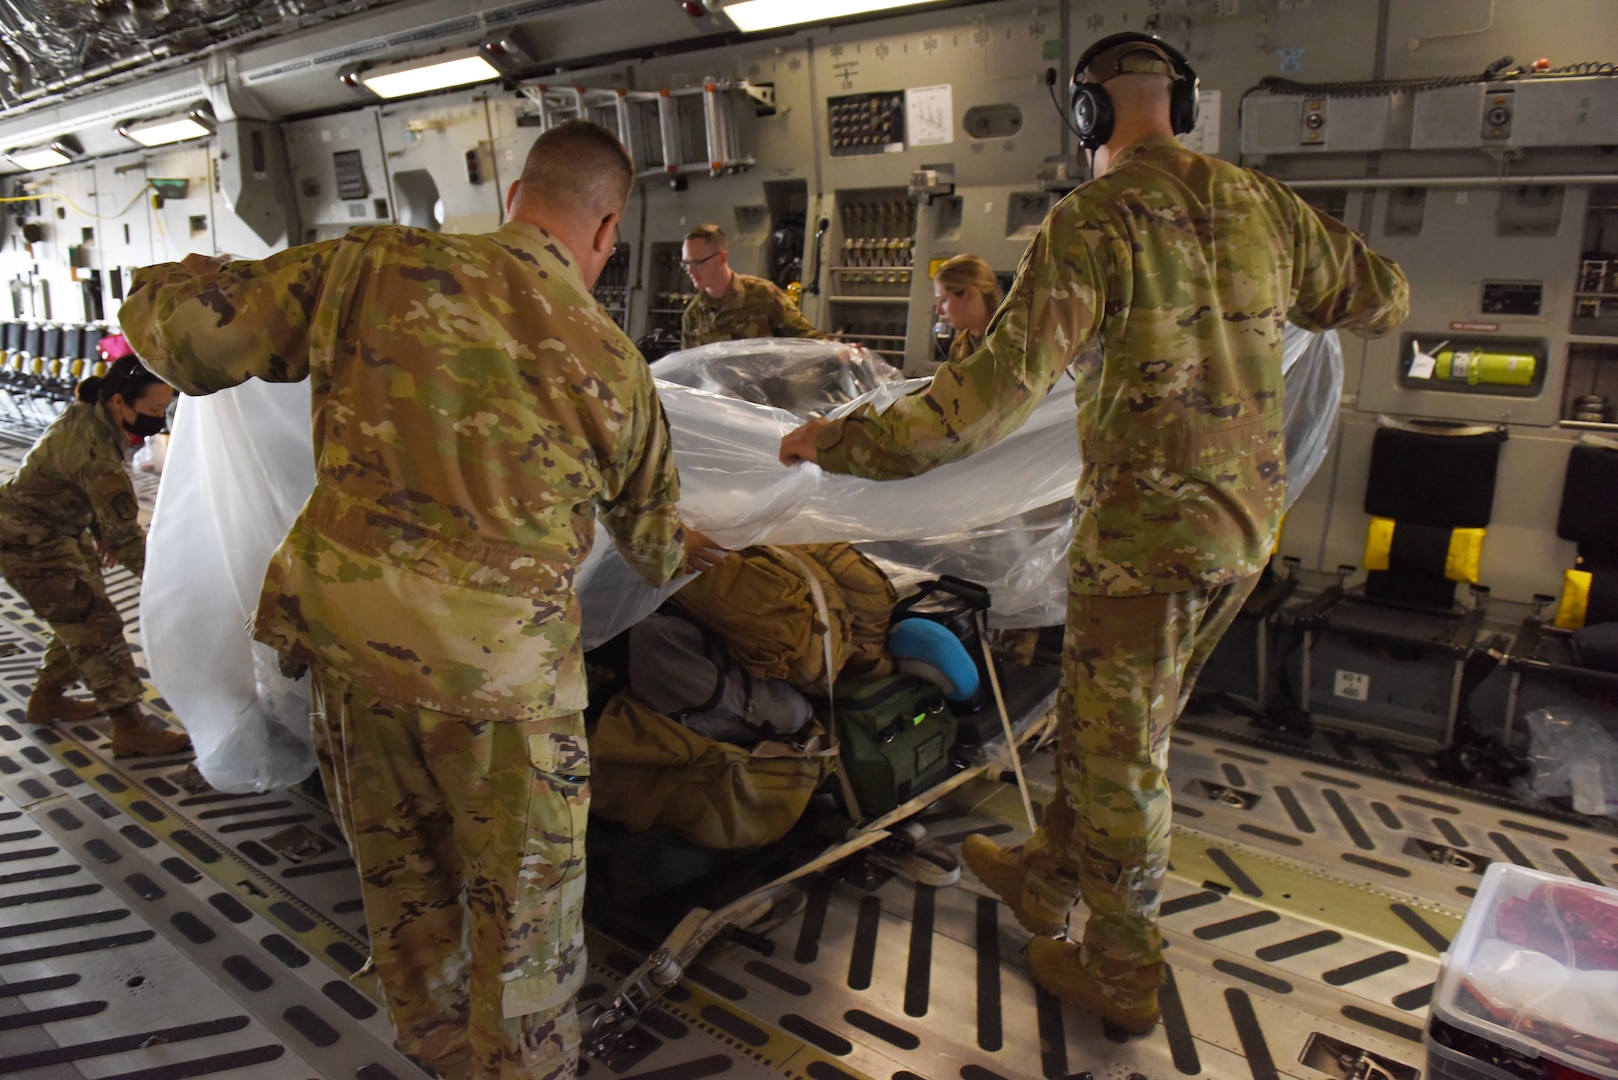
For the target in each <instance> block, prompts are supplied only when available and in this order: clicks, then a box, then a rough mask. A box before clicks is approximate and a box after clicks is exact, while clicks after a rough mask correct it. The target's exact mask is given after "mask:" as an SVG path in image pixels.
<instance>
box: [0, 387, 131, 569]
mask: <svg viewBox="0 0 1618 1080" xmlns="http://www.w3.org/2000/svg"><path fill="white" fill-rule="evenodd" d="M128 449H129V437H128V436H127V435H125V434H124V433H123V431H121V430H120V429H119V428H118V426H117V425H116V424H114V423H113V422H112V417H110V416H108V415H107V410H106V409H103V408H102V407H101V406H100V405H92V404H90V403H88V402H83V401H80V402H75V403H73V404H72V405H69V406H68V407H67V410H66V411H65V412H63V413H62V415H61V416H59V417H57V418H56V419H55V420H54V421H53V422H52V423H51V426H50V427H48V428H46V429H45V434H44V435H42V436H40V439H39V441H38V442H37V443H35V444H34V448H33V449H32V450H30V451H28V456H27V457H25V458H23V460H22V464H21V465H20V466H19V467H18V468H17V471H16V473H15V474H13V476H12V477H11V479H10V480H7V481H6V482H5V483H4V484H0V548H10V549H13V550H22V551H30V550H37V549H38V548H39V547H41V546H42V545H43V544H44V543H45V542H46V541H47V540H50V539H51V538H53V537H67V538H70V539H76V538H77V537H79V536H81V535H82V534H83V533H84V530H85V529H87V528H89V527H90V524H91V522H92V521H93V522H94V523H95V526H96V529H97V531H98V533H99V534H100V536H101V539H102V540H103V541H104V542H105V543H106V544H108V545H109V546H110V547H111V548H112V550H113V553H114V554H115V555H117V556H118V561H119V562H120V563H122V564H123V565H124V566H125V567H127V568H128V570H129V572H130V573H132V574H134V575H135V576H136V577H139V576H140V575H141V574H142V572H144V571H145V569H146V533H145V531H144V530H143V529H142V528H141V527H140V523H139V522H138V521H137V520H136V518H137V516H138V515H139V513H140V510H139V507H138V505H137V504H136V502H135V488H134V486H133V485H132V484H131V483H130V482H129V473H128V472H127V471H125V469H124V453H125V452H126V451H127V450H128Z"/></svg>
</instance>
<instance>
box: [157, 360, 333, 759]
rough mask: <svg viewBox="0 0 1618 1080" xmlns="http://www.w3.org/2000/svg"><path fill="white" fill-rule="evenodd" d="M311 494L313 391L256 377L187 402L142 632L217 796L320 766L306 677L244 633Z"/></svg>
mask: <svg viewBox="0 0 1618 1080" xmlns="http://www.w3.org/2000/svg"><path fill="white" fill-rule="evenodd" d="M314 486H315V466H314V460H313V457H312V454H311V451H310V442H309V384H308V383H307V382H304V383H296V384H292V385H287V384H275V383H266V382H259V381H258V380H256V379H255V380H253V381H251V382H248V383H246V384H244V385H242V386H238V387H236V388H234V389H232V390H227V391H224V392H222V393H218V394H214V395H212V396H210V397H205V398H181V399H180V407H179V410H178V412H177V413H176V414H175V417H174V433H173V436H172V437H171V438H170V440H169V453H168V464H167V468H165V470H164V472H163V482H162V484H161V485H160V486H159V488H158V491H157V506H156V508H155V509H154V511H153V513H152V528H151V532H150V534H149V535H148V537H147V541H146V575H145V578H144V579H143V581H142V583H141V600H140V625H141V637H142V639H143V641H144V644H145V648H146V662H147V664H148V665H149V667H150V668H151V672H152V681H153V682H154V683H155V684H156V685H157V689H158V692H159V693H161V694H162V695H163V696H164V697H165V698H167V699H168V703H169V705H170V706H172V707H173V709H174V713H175V715H176V716H178V717H179V718H180V722H181V723H182V724H184V725H185V728H186V730H187V731H188V732H190V734H191V745H192V746H194V747H195V748H196V751H197V767H198V768H199V769H200V770H202V775H203V776H204V777H206V778H207V780H208V782H209V783H210V784H212V785H213V786H214V787H216V788H218V789H219V790H221V791H267V790H270V789H272V788H280V787H287V786H289V785H291V784H295V783H297V782H298V781H299V780H302V779H303V778H304V777H306V776H308V775H309V774H310V773H311V772H313V771H314V768H315V754H314V748H313V744H312V743H311V740H310V733H309V696H308V685H309V681H308V679H303V680H301V681H299V682H296V683H294V682H292V681H291V680H289V679H285V678H282V677H281V675H280V673H279V672H278V671H277V669H276V656H275V652H274V650H272V649H271V648H270V647H269V646H267V645H260V644H259V643H258V642H256V641H254V640H253V639H252V638H251V637H249V636H248V633H247V623H248V620H249V619H250V618H251V617H252V613H253V609H254V608H255V607H256V606H257V605H258V594H259V588H260V586H261V585H262V584H263V582H264V570H265V568H266V567H268V566H269V564H270V555H271V554H272V553H274V551H275V549H276V547H277V546H279V544H280V543H281V539H282V537H284V536H285V535H286V532H287V529H288V528H290V527H291V525H292V522H293V519H294V518H296V517H297V516H298V511H299V510H300V509H301V508H302V507H303V503H304V500H305V499H307V498H308V497H309V492H310V491H312V490H314Z"/></svg>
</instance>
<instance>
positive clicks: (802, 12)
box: [720, 0, 938, 34]
mask: <svg viewBox="0 0 1618 1080" xmlns="http://www.w3.org/2000/svg"><path fill="white" fill-rule="evenodd" d="M937 2H938V0H734V2H733V3H728V4H726V5H725V6H724V7H723V8H722V9H720V10H721V11H723V12H724V14H725V15H726V16H727V17H729V19H730V21H731V22H733V23H735V24H736V29H738V30H740V31H741V32H742V33H744V34H751V33H752V32H753V31H755V30H774V29H775V28H777V27H780V26H796V25H798V24H799V23H807V22H822V21H825V20H827V19H842V18H847V17H848V16H850V15H869V14H871V13H872V12H875V11H887V10H888V9H890V8H904V7H915V6H916V5H917V4H934V3H937Z"/></svg>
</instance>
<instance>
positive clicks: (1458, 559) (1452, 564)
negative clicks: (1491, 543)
mask: <svg viewBox="0 0 1618 1080" xmlns="http://www.w3.org/2000/svg"><path fill="white" fill-rule="evenodd" d="M1486 531H1487V530H1485V529H1452V530H1450V534H1449V552H1448V553H1447V554H1446V555H1445V557H1444V576H1445V577H1447V578H1449V579H1450V580H1451V581H1461V582H1465V583H1467V584H1469V585H1476V584H1477V582H1478V564H1479V563H1480V562H1482V561H1483V534H1484V533H1485V532H1486Z"/></svg>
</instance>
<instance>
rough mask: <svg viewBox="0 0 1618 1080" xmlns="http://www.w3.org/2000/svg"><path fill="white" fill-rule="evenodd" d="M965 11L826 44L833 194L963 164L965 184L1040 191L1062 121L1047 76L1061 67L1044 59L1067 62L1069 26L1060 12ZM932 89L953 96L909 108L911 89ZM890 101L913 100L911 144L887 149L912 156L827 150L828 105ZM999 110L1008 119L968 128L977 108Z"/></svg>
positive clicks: (821, 83)
mask: <svg viewBox="0 0 1618 1080" xmlns="http://www.w3.org/2000/svg"><path fill="white" fill-rule="evenodd" d="M963 14H964V13H962V12H959V11H945V12H939V13H936V14H934V15H932V16H931V17H928V18H923V17H921V16H917V17H916V18H915V19H914V20H913V21H912V20H905V21H904V22H902V23H901V22H900V21H899V20H895V21H894V23H893V24H891V25H890V24H886V23H884V24H880V25H879V26H878V27H871V26H855V27H850V28H846V29H842V30H833V31H831V32H829V33H826V34H824V35H822V36H816V37H815V38H814V41H813V47H812V50H811V51H812V62H813V64H814V83H815V90H816V93H817V94H818V98H817V100H816V101H815V102H814V103H813V104H814V112H815V123H816V124H817V125H818V131H819V133H820V142H821V145H822V159H821V162H822V169H823V171H824V176H825V183H826V186H827V188H828V189H839V188H877V187H890V186H899V187H903V186H905V185H906V184H907V183H908V182H909V178H910V173H911V171H912V170H915V169H919V168H922V167H923V166H927V165H937V164H948V165H950V166H952V168H953V170H954V174H955V183H956V184H957V185H973V184H997V183H1005V182H1007V181H1008V180H1013V181H1014V180H1018V179H1020V180H1022V181H1023V182H1025V183H1026V184H1028V185H1030V186H1032V185H1034V184H1035V178H1036V176H1037V174H1038V171H1039V167H1040V166H1041V165H1042V164H1043V163H1044V160H1045V157H1046V156H1047V155H1048V154H1051V153H1054V152H1057V149H1058V148H1059V147H1060V144H1061V126H1060V123H1061V122H1060V120H1059V118H1058V116H1057V114H1056V112H1055V110H1054V109H1053V108H1052V107H1051V104H1050V101H1049V98H1048V96H1047V93H1046V90H1045V84H1044V79H1043V75H1044V71H1045V68H1046V67H1048V66H1051V64H1052V63H1054V62H1055V61H1047V60H1045V59H1044V55H1045V51H1046V49H1047V48H1049V49H1050V50H1051V51H1052V54H1053V56H1059V55H1060V50H1061V36H1060V35H1061V24H1060V20H1059V19H1058V18H1057V16H1056V12H1055V11H1053V10H1035V9H1032V8H1030V7H1029V6H1027V5H1025V4H1015V5H995V6H992V7H988V8H984V9H982V10H981V12H979V11H978V10H977V9H974V11H973V17H972V18H967V19H963V18H962V15H963ZM924 88H947V90H946V89H934V90H933V91H931V92H930V93H928V94H926V95H916V94H912V95H911V98H910V101H909V102H908V103H904V102H903V99H904V95H905V92H906V91H907V90H908V91H915V90H921V89H924ZM884 93H888V94H892V95H896V96H898V97H899V98H900V99H901V102H902V104H901V110H902V112H903V113H904V125H905V131H904V139H903V140H902V141H900V140H895V141H894V142H893V143H890V144H887V145H888V146H899V145H902V146H903V149H899V150H892V151H889V150H888V149H886V148H884V149H883V150H881V151H879V152H857V153H847V154H833V153H832V150H831V148H830V147H829V146H827V145H826V142H827V137H828V126H829V123H830V120H829V118H828V105H827V99H828V98H837V97H845V96H848V95H862V94H870V95H881V94H884ZM996 106H1000V107H1009V109H1007V111H1006V112H1005V116H1006V119H1005V120H1003V121H1002V120H997V119H995V118H994V117H993V116H992V115H986V116H985V117H984V119H983V120H982V122H981V125H979V124H974V127H973V129H972V131H969V130H968V128H967V126H966V123H965V121H966V119H967V115H968V113H969V112H970V111H971V110H973V109H974V108H976V109H979V110H987V109H990V108H992V107H996ZM1011 110H1015V111H1014V112H1012V111H1011ZM973 131H976V132H978V133H980V134H979V135H976V136H975V135H974V134H973ZM1002 132H1009V133H1006V134H1002Z"/></svg>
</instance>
